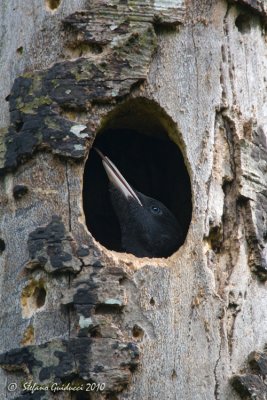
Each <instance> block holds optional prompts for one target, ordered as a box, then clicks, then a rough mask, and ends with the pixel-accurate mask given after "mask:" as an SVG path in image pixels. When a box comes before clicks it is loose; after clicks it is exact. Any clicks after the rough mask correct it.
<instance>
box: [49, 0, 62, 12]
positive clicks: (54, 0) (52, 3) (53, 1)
mask: <svg viewBox="0 0 267 400" xmlns="http://www.w3.org/2000/svg"><path fill="white" fill-rule="evenodd" d="M60 2H61V0H46V5H47V7H48V8H50V10H56V9H57V8H58V7H59V5H60Z"/></svg>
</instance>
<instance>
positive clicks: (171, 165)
mask: <svg viewBox="0 0 267 400" xmlns="http://www.w3.org/2000/svg"><path fill="white" fill-rule="evenodd" d="M178 137H179V135H178V133H177V128H176V126H175V124H174V123H173V121H172V120H171V118H170V117H168V116H167V115H166V113H165V112H164V111H163V110H162V109H161V108H160V107H159V106H158V105H157V104H155V103H153V102H151V101H148V100H146V99H134V100H131V101H128V102H126V103H124V104H123V105H121V106H119V107H118V108H116V109H115V111H112V112H111V113H110V114H109V115H108V116H107V117H106V120H105V121H104V123H103V126H102V128H101V129H100V130H99V132H98V134H97V136H96V139H95V141H94V144H93V147H96V148H98V149H100V150H101V152H103V153H104V154H105V155H106V156H108V157H109V159H110V160H111V161H112V162H113V163H114V164H115V165H116V167H117V168H118V169H119V171H120V172H121V173H122V175H123V176H124V177H125V179H126V180H127V181H128V183H129V184H130V185H131V186H132V187H133V188H134V189H136V190H137V191H138V192H141V193H143V194H145V195H146V196H149V197H152V198H154V199H156V200H159V201H160V202H162V203H163V204H164V205H165V206H166V207H167V208H168V209H169V210H170V211H171V212H172V213H173V215H174V216H175V217H176V219H177V221H178V223H179V225H180V227H181V231H182V243H180V244H179V246H178V245H177V248H176V249H175V251H176V250H177V249H178V248H179V247H180V246H181V245H182V244H183V242H184V241H185V238H186V235H187V232H188V229H189V225H190V222H191V217H192V200H191V183H190V177H189V174H188V171H187V168H186V165H185V162H184V158H183V155H182V152H181V150H180V148H179V146H178V144H177V143H175V142H174V141H177V140H178ZM83 203H84V212H85V218H86V224H87V227H88V229H89V231H90V232H91V234H92V235H93V237H94V238H95V239H96V240H97V241H98V242H100V243H101V244H102V245H103V246H105V247H106V248H107V249H109V250H115V251H118V252H123V249H122V246H121V230H120V225H119V221H118V218H117V216H116V214H115V212H114V209H113V206H112V203H111V199H110V193H109V181H108V177H107V174H106V172H105V170H104V168H103V165H102V162H101V158H100V156H99V155H98V154H97V152H96V151H94V150H93V149H92V150H91V151H90V154H89V156H88V160H87V162H86V165H85V170H84V187H83Z"/></svg>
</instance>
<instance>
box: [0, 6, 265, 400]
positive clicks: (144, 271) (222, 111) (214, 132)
mask: <svg viewBox="0 0 267 400" xmlns="http://www.w3.org/2000/svg"><path fill="white" fill-rule="evenodd" d="M17 3H18V2H17V1H12V0H9V1H6V0H3V1H2V2H1V5H0V18H1V37H2V40H1V47H0V66H1V78H0V92H1V111H0V115H1V127H2V128H3V129H2V130H0V170H1V177H0V239H1V240H2V241H3V242H4V244H5V248H4V249H2V250H3V251H2V252H1V251H0V277H1V284H0V295H1V310H0V323H1V339H0V353H1V355H0V364H1V366H2V369H0V388H1V389H0V398H1V399H11V398H18V399H19V398H20V397H19V396H20V391H19V389H18V390H17V391H16V392H14V393H12V392H10V391H8V390H7V386H8V384H9V383H12V382H16V383H17V384H18V386H19V387H20V385H21V381H30V380H32V381H33V382H37V383H38V382H40V376H44V375H45V372H47V371H48V370H49V374H48V375H49V376H47V377H46V378H44V380H43V382H53V380H54V379H56V378H58V377H60V378H61V379H63V378H66V380H67V382H69V381H71V379H72V376H73V374H77V376H78V378H79V379H81V380H83V381H84V382H87V381H88V379H89V378H88V377H90V379H91V380H92V381H94V382H97V383H101V382H104V383H106V391H105V392H103V393H102V394H99V393H96V394H93V395H92V397H91V398H93V399H112V398H114V399H131V400H152V399H155V398H158V399H162V400H175V399H179V400H230V399H231V400H238V399H240V398H244V399H246V398H247V399H250V398H256V399H259V400H264V399H266V396H267V389H266V384H265V383H264V381H263V380H264V378H265V377H266V374H267V372H266V371H267V367H266V353H265V352H264V346H265V345H266V343H267V307H266V305H267V290H266V278H267V244H266V239H267V234H266V232H267V218H266V209H267V195H266V193H267V190H266V189H267V178H266V176H267V174H266V172H267V134H266V129H267V119H266V118H267V110H266V82H267V58H266V53H267V50H266V49H267V47H266V32H265V21H266V6H265V5H264V2H260V1H259V2H250V1H240V2H237V1H235V2H233V4H231V5H230V4H228V3H227V2H225V1H201V2H198V1H195V2H194V1H187V2H183V1H178V0H176V1H166V2H157V1H154V2H149V5H146V7H145V8H144V9H142V12H141V14H138V13H137V11H138V10H139V9H138V7H139V2H137V1H136V2H132V3H133V4H131V5H130V6H131V7H132V8H131V10H130V11H129V10H128V13H129V15H131V18H132V19H131V24H130V28H129V31H127V32H125V33H123V35H124V34H125V36H123V35H122V36H118V37H117V36H116V35H117V33H113V31H112V33H111V28H110V18H114V20H115V22H116V23H117V24H118V25H119V24H120V23H121V22H122V21H124V18H125V10H124V9H123V8H122V9H121V8H118V10H119V11H120V12H121V14H120V13H119V12H118V11H116V12H115V14H114V15H116V16H114V15H113V14H112V13H111V11H110V9H109V8H108V7H106V8H105V12H103V13H102V8H101V7H104V6H103V4H104V3H105V2H101V1H94V2H92V4H91V2H88V1H78V0H75V1H68V0H62V1H61V3H60V4H59V7H58V8H55V9H54V10H51V9H50V10H49V9H48V8H47V7H48V6H46V5H45V2H42V1H39V0H38V1H32V2H30V3H28V2H26V3H27V4H26V3H25V4H20V5H18V4H17ZM109 3H111V2H109ZM113 3H114V4H116V5H117V2H115V1H114V2H113ZM47 4H50V5H51V4H54V3H53V2H52V3H51V2H50V3H49V2H48V3H47ZM109 5H110V4H109ZM94 7H95V8H94ZM98 7H99V8H98ZM118 7H123V6H122V5H119V6H118ZM135 7H137V8H135ZM83 10H84V13H85V14H84V15H83V14H82V15H81V13H80V12H81V11H83ZM92 10H93V11H92ZM136 10H137V11H136ZM101 13H102V14H101ZM131 13H133V14H131ZM158 13H160V23H159V26H157V29H156V27H155V15H156V16H158ZM106 15H108V17H106ZM112 15H113V16H112ZM133 15H134V16H133ZM136 15H137V16H136ZM140 15H141V16H142V17H140ZM144 15H145V17H144ZM240 16H241V17H240ZM116 18H117V19H116ZM62 21H65V22H64V24H63V23H62ZM92 21H93V22H92ZM112 22H114V21H113V20H112ZM105 24H106V25H105ZM66 26H67V28H66ZM101 26H104V27H105V29H104V30H103V32H101V30H99V27H101ZM64 27H65V28H64ZM71 29H72V30H71ZM109 29H110V31H109ZM127 29H128V28H127ZM154 29H155V31H154ZM88 32H89V33H90V34H91V35H92V37H93V39H92V38H91V36H90V37H89V36H88ZM107 32H108V33H109V34H107ZM133 32H134V33H135V34H136V32H137V34H136V36H135V38H136V37H137V38H138V39H136V40H140V41H139V42H138V43H137V47H138V48H141V49H142V51H141V54H139V55H136V54H138V53H135V51H136V48H135V47H134V46H133V47H131V45H130V50H128V47H127V51H126V50H125V43H126V42H127V40H128V38H129V37H132V36H131V35H132V34H133ZM155 32H156V33H155ZM111 34H112V35H113V34H114V37H113V36H112V38H113V39H114V40H113V42H111V41H110V37H111V36H110V35H111ZM118 35H119V34H118ZM88 37H89V39H88ZM118 38H119V39H120V40H121V42H120V41H118V42H117V41H116V40H117V39H118ZM140 38H141V39H140ZM90 41H93V42H94V45H95V44H98V45H99V46H100V44H99V43H100V42H101V46H103V48H104V50H103V53H98V54H96V53H95V48H94V47H93V45H92V42H90ZM115 42H116V43H115ZM114 43H115V44H114ZM118 43H119V45H118ZM116 46H117V47H116ZM120 46H121V47H120ZM20 47H23V50H18V49H19V48H20ZM114 48H116V53H115V50H114ZM118 54H119V55H120V56H121V58H122V59H123V60H125V59H126V60H127V61H128V62H129V64H130V65H132V66H133V67H132V69H131V68H130V69H126V68H125V69H124V66H122V64H120V60H121V58H120V57H119V56H118ZM101 57H102V58H101ZM84 60H85V61H84ZM103 60H105V61H106V62H107V63H108V67H107V68H106V67H105V66H103V65H102V61H103ZM55 62H57V63H59V64H58V66H56V67H55V66H54V65H55V64H54V63H55ZM79 63H80V64H79ZM87 63H88V64H87ZM92 65H94V66H95V68H96V69H98V70H97V72H99V71H100V72H101V74H103V81H105V82H108V83H109V84H110V86H109V87H108V89H105V90H104V89H103V93H102V92H101V96H102V97H101V96H100V94H99V91H98V90H96V87H97V88H99V87H100V86H101V84H102V81H101V79H102V78H101V79H100V78H98V77H99V75H97V74H96V73H95V72H94V73H95V75H93V72H92V70H91V69H90V68H91V66H92ZM79 68H81V70H82V72H80V69H79ZM58 71H59V72H58ZM73 71H75V74H76V75H75V76H77V82H79V81H80V80H83V81H84V82H85V85H84V87H83V88H82V89H81V88H80V87H79V86H78V84H77V85H76V83H77V82H75V81H73V80H71V79H70V78H69V75H70V73H73V74H74V72H73ZM77 71H78V72H77ZM25 73H26V74H25ZM78 73H80V74H81V75H79V76H78ZM49 74H50V75H49ZM20 75H23V78H21V80H20V81H17V82H22V83H17V86H14V87H13V89H12V92H11V96H10V98H9V100H10V104H12V106H13V110H11V111H14V110H16V111H18V110H19V112H20V113H21V114H20V118H22V120H23V121H24V124H25V121H26V122H27V123H28V121H33V120H34V121H37V123H39V121H40V124H41V123H44V124H46V125H44V126H45V129H48V127H49V128H51V129H55V130H56V129H57V130H56V132H57V133H58V132H63V134H64V132H65V131H64V130H66V129H68V130H69V131H68V135H67V134H66V136H68V137H67V138H66V140H63V141H61V142H60V143H59V142H57V141H56V140H54V139H53V138H52V139H51V138H49V139H47V138H46V136H45V135H44V134H42V132H39V131H38V132H37V128H36V130H34V129H33V131H30V134H29V135H32V136H31V137H32V138H34V141H33V142H29V143H30V144H29V147H27V149H26V150H25V149H23V146H22V145H21V142H19V140H20V138H19V134H20V132H17V131H16V129H22V133H23V132H24V135H26V136H27V135H28V131H27V132H26V131H23V128H18V127H17V128H16V129H15V128H14V126H15V122H16V121H15V119H14V118H15V117H14V115H13V114H12V112H11V114H10V115H9V112H8V102H7V101H6V100H5V98H6V97H7V96H8V95H9V93H10V91H11V88H12V86H13V83H14V80H15V78H17V77H18V76H20ZM27 79H30V80H31V82H30V85H31V86H30V89H29V88H26V86H25V82H26V80H27ZM98 79H99V80H98ZM61 80H62V81H63V83H62V81H61ZM64 80H65V81H66V85H65V83H64V82H65V81H64ZM40 82H42V83H40ZM44 82H46V83H47V82H49V84H50V83H51V82H52V83H53V84H54V83H55V87H53V88H51V87H50V86H49V85H48V83H47V87H46V88H45V90H46V92H45V95H44V92H42V93H41V94H40V92H41V91H42V90H43V86H42V85H44ZM59 82H60V83H59ZM92 82H93V83H94V82H96V84H95V86H93V84H92V85H91V83H92ZM99 82H100V83H99ZM135 83H137V85H133V84H135ZM61 84H62V87H63V89H62V92H60V89H61V86H60V85H61ZM19 85H21V86H19ZM23 85H24V86H23ZM64 85H65V86H64ZM90 85H91V86H90ZM97 85H98V86H97ZM77 87H78V89H77V91H75V90H76V88H77ZM21 88H23V90H25V92H22V89H21ZM25 88H26V89H25ZM40 88H41V89H40ZM68 89H71V91H72V93H73V97H72V93H67V94H66V90H68ZM20 90H21V91H20ZM27 90H29V92H27ZM78 90H80V92H79V91H78ZM63 91H65V94H64V93H63ZM22 93H24V95H25V93H26V95H25V101H24V100H23V101H22V103H23V104H21V99H23V94H22ZM29 93H30V94H31V95H33V97H34V101H35V100H36V99H37V100H38V101H37V100H36V101H35V103H33V99H32V98H28V97H27V96H28V95H29ZM62 93H63V94H62ZM38 96H39V97H38ZM123 96H126V97H127V100H129V99H134V98H138V97H144V98H146V99H148V100H150V101H151V103H156V104H157V105H158V106H159V107H160V108H161V109H162V110H163V111H162V113H163V114H164V115H165V114H167V115H168V117H169V118H170V120H171V122H172V126H174V127H175V128H170V131H169V134H170V136H171V138H172V140H173V141H174V142H175V143H177V144H178V145H179V146H180V148H181V150H182V152H183V155H184V158H185V162H186V165H187V168H188V171H189V174H190V178H191V185H192V194H193V196H192V202H193V214H192V221H191V224H190V228H189V231H188V235H187V238H186V241H185V243H184V245H183V246H182V247H181V248H180V249H179V250H178V251H177V252H176V253H175V254H174V255H172V256H171V257H169V258H168V259H138V258H136V257H134V256H132V255H127V254H123V253H116V252H112V251H108V250H107V249H105V248H104V247H103V246H101V245H100V244H99V243H98V242H96V241H95V240H94V239H93V238H92V237H91V234H90V232H88V229H87V227H86V224H85V217H84V212H83V207H82V185H83V181H82V180H83V171H84V165H85V161H86V158H87V155H88V152H89V151H90V147H91V145H92V143H93V140H94V137H95V135H96V133H97V131H98V129H99V127H100V126H102V124H103V118H105V117H106V116H107V115H108V118H110V115H112V114H109V112H110V111H112V110H113V109H114V107H115V106H116V102H117V103H118V102H121V101H122V100H121V99H122V98H123ZM44 98H45V100H43V99H44ZM26 99H27V100H26ZM40 99H41V100H40ZM87 101H88V104H87V103H86V102H87ZM83 104H85V105H83ZM122 104H123V102H122ZM43 106H45V107H50V106H51V107H55V108H54V109H53V110H56V111H55V112H56V113H57V114H56V116H54V114H53V115H52V114H49V115H48V116H45V117H44V119H42V118H43V116H42V114H41V111H40V110H41V109H42V107H43ZM58 110H60V112H59V111H58ZM163 114H162V115H163ZM51 115H52V116H51ZM29 116H32V119H31V117H29ZM10 118H11V119H10ZM12 118H13V119H12ZM27 118H29V119H27ZM53 118H55V119H53ZM159 118H162V120H163V117H162V116H161V115H160V116H159ZM47 121H48V122H47ZM9 124H10V125H9ZM53 124H56V128H55V125H53ZM9 126H10V127H11V128H10V130H9V131H8V129H9ZM19 126H20V125H19ZM24 126H25V125H24ZM42 126H43V125H42ZM77 126H78V128H77ZM80 126H83V128H81V127H80ZM72 127H76V132H77V130H78V134H76V135H75V134H71V133H69V132H73V129H72V131H71V128H72ZM79 127H80V128H79ZM12 129H13V130H12ZM30 129H31V128H29V130H30ZM79 129H80V131H79ZM74 130H75V129H74ZM58 134H59V133H58ZM42 135H43V136H42ZM26 136H25V137H26ZM6 138H9V139H10V142H8V141H7V140H6ZM27 138H28V136H27ZM27 140H28V139H27ZM12 141H13V142H12ZM10 143H11V144H10ZM12 143H19V144H20V145H19V146H20V147H19V146H18V147H17V148H16V146H15V145H14V148H15V150H14V149H13V147H12V148H11V146H12ZM32 143H33V144H32ZM62 143H63V144H62ZM64 143H67V145H66V146H65V144H64ZM9 146H10V147H9ZM31 146H32V147H31ZM64 146H65V147H64ZM11 150H12V151H11ZM27 151H29V154H27ZM18 185H22V186H23V187H24V188H26V189H25V190H26V192H25V193H24V192H23V191H22V192H21V193H22V194H21V196H20V195H19V196H15V188H17V190H18V193H20V192H19V190H21V189H20V188H18ZM40 229H41V230H40ZM51 238H52V239H51ZM0 244H1V243H0ZM0 248H1V246H0ZM58 254H59V255H60V256H59V258H60V261H59V260H58V259H56V261H55V258H53V256H54V255H58ZM44 293H45V294H44ZM107 306H109V307H111V308H110V311H109V313H108V312H107V309H106V308H105V307H107ZM136 327H137V328H138V332H139V333H140V332H142V335H134V334H133V332H134V330H135V331H136ZM88 332H89V333H90V332H93V333H94V334H96V337H95V336H94V335H93V334H92V335H91V336H90V334H89V333H88ZM98 335H99V336H98ZM41 345H43V346H41ZM14 349H15V350H14ZM21 349H22V350H23V351H21ZM114 349H115V350H114ZM252 352H257V353H253V354H251V353H252ZM59 353H60V355H59ZM66 365H67V367H66ZM99 365H101V366H102V367H103V368H102V369H101V368H100V369H99V368H97V367H99ZM45 367H46V368H47V369H46V370H45V371H44V369H45ZM56 367H58V369H57V368H56ZM59 369H60V371H59ZM90 379H89V380H90ZM111 393H112V394H113V395H114V396H116V397H111ZM255 393H256V395H255ZM16 396H17V397H16ZM56 396H57V398H59V399H61V398H62V399H70V398H73V399H74V398H76V397H74V395H71V394H70V393H67V392H59V393H58V394H57V395H56ZM71 396H72V397H71ZM255 396H256V397H255ZM43 398H45V399H46V398H47V399H50V398H52V397H51V395H50V393H49V392H46V393H45V394H44V397H43ZM88 398H89V397H88ZM77 399H78V397H77Z"/></svg>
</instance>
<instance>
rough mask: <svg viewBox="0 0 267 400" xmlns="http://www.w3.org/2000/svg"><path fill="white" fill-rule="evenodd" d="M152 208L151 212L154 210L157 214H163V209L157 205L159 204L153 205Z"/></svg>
mask: <svg viewBox="0 0 267 400" xmlns="http://www.w3.org/2000/svg"><path fill="white" fill-rule="evenodd" d="M150 210H151V212H152V213H153V214H157V215H160V214H162V211H161V209H160V208H159V207H157V206H151V207H150Z"/></svg>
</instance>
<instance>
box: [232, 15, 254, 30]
mask: <svg viewBox="0 0 267 400" xmlns="http://www.w3.org/2000/svg"><path fill="white" fill-rule="evenodd" d="M235 26H236V27H237V29H238V30H239V32H241V33H249V32H250V30H251V17H250V16H249V15H246V14H240V15H239V16H238V17H237V18H236V20H235Z"/></svg>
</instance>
